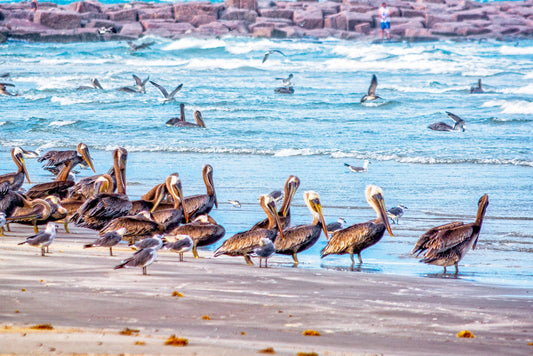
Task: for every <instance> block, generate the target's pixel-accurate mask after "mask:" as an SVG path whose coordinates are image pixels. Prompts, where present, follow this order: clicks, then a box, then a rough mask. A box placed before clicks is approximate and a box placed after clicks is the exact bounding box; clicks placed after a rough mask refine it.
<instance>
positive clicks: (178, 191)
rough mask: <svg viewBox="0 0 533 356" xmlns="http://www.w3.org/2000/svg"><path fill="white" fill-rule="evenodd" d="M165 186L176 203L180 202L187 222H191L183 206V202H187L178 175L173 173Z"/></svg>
mask: <svg viewBox="0 0 533 356" xmlns="http://www.w3.org/2000/svg"><path fill="white" fill-rule="evenodd" d="M165 185H166V188H167V191H168V192H169V194H170V195H172V198H173V199H174V202H177V201H179V202H180V204H181V206H182V207H183V215H184V216H185V222H189V215H188V214H187V211H186V209H185V206H184V205H183V202H184V201H185V200H184V198H183V191H182V188H181V180H180V177H179V176H178V173H172V174H171V175H169V176H168V177H167V179H166V181H165ZM154 209H155V208H154Z"/></svg>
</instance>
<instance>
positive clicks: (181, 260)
mask: <svg viewBox="0 0 533 356" xmlns="http://www.w3.org/2000/svg"><path fill="white" fill-rule="evenodd" d="M180 262H183V253H180Z"/></svg>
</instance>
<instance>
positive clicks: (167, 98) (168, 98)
mask: <svg viewBox="0 0 533 356" xmlns="http://www.w3.org/2000/svg"><path fill="white" fill-rule="evenodd" d="M150 83H152V85H153V86H154V87H156V88H157V89H159V90H160V91H161V93H162V94H163V96H164V97H165V101H163V104H165V103H168V102H171V101H175V100H176V99H175V98H174V95H176V93H177V92H179V91H180V90H181V88H182V87H183V83H182V84H180V85H178V86H177V87H176V88H175V89H174V90H172V92H171V93H170V94H169V93H168V92H167V90H166V89H165V88H163V87H162V86H161V85H159V84H157V83H156V82H154V81H151V80H150Z"/></svg>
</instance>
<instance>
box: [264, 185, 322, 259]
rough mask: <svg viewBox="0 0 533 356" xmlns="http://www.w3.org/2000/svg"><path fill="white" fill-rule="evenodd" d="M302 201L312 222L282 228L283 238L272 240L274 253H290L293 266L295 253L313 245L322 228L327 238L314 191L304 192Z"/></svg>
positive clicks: (320, 206)
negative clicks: (310, 215) (274, 248)
mask: <svg viewBox="0 0 533 356" xmlns="http://www.w3.org/2000/svg"><path fill="white" fill-rule="evenodd" d="M304 202H305V204H306V205H307V207H308V208H309V211H310V212H311V214H312V215H313V222H312V223H311V224H308V225H298V226H293V227H288V228H286V229H283V235H284V236H285V238H284V239H282V238H280V237H278V238H276V240H275V241H274V246H275V247H276V253H279V254H282V255H292V258H293V260H294V266H296V265H297V264H298V257H297V255H296V254H297V253H298V252H302V251H305V250H307V249H308V248H309V247H311V246H313V245H314V244H315V243H316V242H317V241H318V239H319V237H320V233H321V231H322V230H324V234H326V239H328V238H329V237H328V233H327V231H326V223H325V222H324V216H323V215H322V205H321V204H320V198H319V196H318V194H317V193H316V192H314V191H308V192H305V193H304Z"/></svg>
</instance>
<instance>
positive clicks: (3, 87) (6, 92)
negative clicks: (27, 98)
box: [0, 83, 19, 96]
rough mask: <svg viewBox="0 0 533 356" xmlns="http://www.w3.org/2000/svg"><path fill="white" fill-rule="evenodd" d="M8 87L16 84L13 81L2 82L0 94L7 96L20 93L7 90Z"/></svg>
mask: <svg viewBox="0 0 533 356" xmlns="http://www.w3.org/2000/svg"><path fill="white" fill-rule="evenodd" d="M6 87H13V88H14V87H15V85H14V84H11V83H0V95H7V96H19V94H13V93H11V92H9V91H7V88H6Z"/></svg>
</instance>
